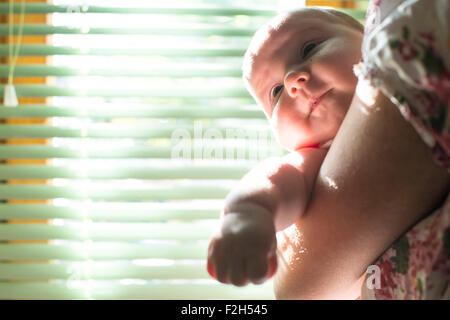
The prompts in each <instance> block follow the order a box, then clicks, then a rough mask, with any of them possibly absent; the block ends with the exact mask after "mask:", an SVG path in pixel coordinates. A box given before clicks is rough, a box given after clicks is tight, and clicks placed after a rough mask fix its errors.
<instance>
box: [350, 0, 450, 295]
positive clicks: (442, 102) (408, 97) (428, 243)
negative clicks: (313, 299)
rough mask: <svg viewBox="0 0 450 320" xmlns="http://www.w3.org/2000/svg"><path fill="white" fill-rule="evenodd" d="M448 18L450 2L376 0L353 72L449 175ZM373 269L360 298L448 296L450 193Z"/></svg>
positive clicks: (449, 288) (449, 80) (449, 75)
mask: <svg viewBox="0 0 450 320" xmlns="http://www.w3.org/2000/svg"><path fill="white" fill-rule="evenodd" d="M449 19H450V1H448V0H372V1H371V2H370V4H369V7H368V10H367V14H366V24H365V33H364V41H363V45H362V62H361V63H359V64H358V66H356V68H355V71H356V72H355V73H356V74H357V76H358V77H359V79H360V81H368V82H369V83H370V85H371V86H372V87H374V88H376V89H379V90H381V91H382V92H383V94H384V95H386V96H387V97H389V98H390V100H391V101H392V102H393V103H394V104H395V105H397V106H398V108H399V110H400V112H401V114H402V115H403V117H404V118H405V120H407V121H408V122H410V123H411V124H412V126H413V127H414V128H415V129H416V131H417V133H418V134H419V135H420V137H421V138H422V139H423V141H424V142H425V144H426V145H428V146H429V147H430V148H431V150H432V152H433V155H434V159H435V161H436V162H437V163H438V164H439V165H441V166H443V167H445V168H447V172H449V173H450V114H449V111H448V110H449V105H450V54H449V51H450V50H449V49H450V33H449V31H450V30H449V29H450V22H449ZM374 265H375V266H376V267H378V270H379V271H380V273H379V276H380V281H379V286H373V287H372V286H370V287H372V289H369V286H367V283H366V282H365V283H364V285H363V287H362V292H361V298H362V299H450V285H449V282H450V194H448V195H447V198H446V199H444V201H443V202H442V203H441V205H440V206H439V207H438V208H437V209H436V210H435V211H434V212H431V213H430V214H429V215H428V216H427V217H426V218H425V219H423V220H422V221H420V222H419V223H417V224H416V225H415V226H414V227H413V228H412V229H410V230H409V231H408V232H407V233H406V234H404V235H402V236H401V237H400V238H399V239H397V241H396V242H395V243H394V244H393V245H392V247H391V248H389V249H388V250H387V251H386V252H385V253H384V254H383V255H382V256H381V257H379V258H378V259H377V261H376V262H375V263H374ZM368 278H369V275H367V277H366V280H368Z"/></svg>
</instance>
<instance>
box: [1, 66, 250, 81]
mask: <svg viewBox="0 0 450 320" xmlns="http://www.w3.org/2000/svg"><path fill="white" fill-rule="evenodd" d="M8 73H9V65H0V77H7V76H8ZM14 76H15V77H51V76H57V77H73V76H82V77H88V76H102V77H164V78H167V77H172V78H182V77H184V78H192V77H205V78H207V77H235V78H240V77H241V76H242V71H241V68H240V66H236V65H232V66H231V65H230V66H226V65H222V66H219V65H217V64H216V65H206V64H203V65H202V64H196V65H195V66H192V65H189V66H187V65H177V64H171V65H170V66H167V65H165V66H164V65H159V66H152V65H147V66H142V67H141V68H121V69H119V68H103V69H96V68H88V69H83V68H69V67H54V66H47V65H18V66H16V67H15V69H14Z"/></svg>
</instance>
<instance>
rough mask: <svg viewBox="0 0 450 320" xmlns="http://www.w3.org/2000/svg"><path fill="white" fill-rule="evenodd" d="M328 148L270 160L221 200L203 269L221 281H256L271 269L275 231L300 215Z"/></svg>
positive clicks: (233, 282)
mask: <svg viewBox="0 0 450 320" xmlns="http://www.w3.org/2000/svg"><path fill="white" fill-rule="evenodd" d="M326 152H327V150H325V149H313V148H305V149H301V150H299V151H297V152H294V153H291V154H289V155H287V156H285V157H282V158H270V159H267V160H265V161H263V162H262V163H260V164H259V165H258V166H257V167H255V168H254V169H253V170H251V171H250V172H249V173H248V174H247V175H245V176H244V178H242V180H241V181H240V183H239V185H238V186H237V187H236V188H234V189H233V190H232V191H231V192H230V194H229V195H228V196H227V198H226V199H225V205H224V210H223V215H222V219H221V228H220V230H218V231H217V233H216V234H215V235H214V236H213V237H212V239H211V242H210V246H209V250H208V271H209V272H210V273H211V274H213V276H214V277H215V278H216V279H217V280H219V281H220V282H223V283H231V284H234V285H238V286H241V285H245V284H247V283H248V282H253V283H260V282H262V281H264V280H265V279H267V278H268V277H269V278H270V276H272V274H273V273H274V272H275V269H276V254H275V250H276V240H275V232H276V231H279V230H282V229H284V228H285V227H287V226H289V225H291V224H292V223H294V222H295V221H297V220H298V219H299V217H300V216H301V215H302V214H303V213H304V212H305V209H306V207H307V204H308V200H309V198H310V194H311V190H312V188H313V183H314V181H315V179H316V175H317V172H318V171H319V168H320V165H321V163H322V161H323V159H324V158H325V155H326Z"/></svg>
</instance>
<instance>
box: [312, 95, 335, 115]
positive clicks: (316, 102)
mask: <svg viewBox="0 0 450 320" xmlns="http://www.w3.org/2000/svg"><path fill="white" fill-rule="evenodd" d="M331 90H332V89H330V90H327V91H325V92H324V93H322V94H321V95H319V96H316V97H313V98H312V99H310V100H309V102H308V109H309V114H311V113H312V112H313V111H314V109H316V107H317V106H318V105H319V103H320V101H322V99H323V97H324V96H325V95H326V94H327V93H328V92H330V91H331Z"/></svg>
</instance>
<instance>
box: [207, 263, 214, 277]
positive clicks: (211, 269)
mask: <svg viewBox="0 0 450 320" xmlns="http://www.w3.org/2000/svg"><path fill="white" fill-rule="evenodd" d="M206 270H208V273H209V275H210V276H211V277H213V278H214V279H215V278H216V272H215V271H214V266H213V265H212V263H211V262H210V261H209V260H208V263H207V264H206Z"/></svg>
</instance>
